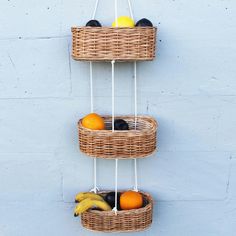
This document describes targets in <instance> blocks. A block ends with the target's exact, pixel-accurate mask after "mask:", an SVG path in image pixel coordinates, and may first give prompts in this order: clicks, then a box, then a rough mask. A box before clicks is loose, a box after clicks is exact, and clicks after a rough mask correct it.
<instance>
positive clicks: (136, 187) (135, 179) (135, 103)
mask: <svg viewBox="0 0 236 236" xmlns="http://www.w3.org/2000/svg"><path fill="white" fill-rule="evenodd" d="M137 115H138V102H137V62H136V61H135V62H134V117H135V118H134V119H135V121H134V128H135V130H136V129H137ZM134 191H136V192H138V172H137V159H136V158H135V159H134Z"/></svg>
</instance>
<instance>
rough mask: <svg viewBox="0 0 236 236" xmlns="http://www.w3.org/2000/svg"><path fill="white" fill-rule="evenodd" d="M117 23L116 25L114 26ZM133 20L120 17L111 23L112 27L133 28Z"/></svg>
mask: <svg viewBox="0 0 236 236" xmlns="http://www.w3.org/2000/svg"><path fill="white" fill-rule="evenodd" d="M116 23H117V25H116ZM134 24H135V23H134V20H133V19H132V18H130V17H128V16H120V17H118V18H117V20H115V21H114V22H113V23H112V27H130V28H133V27H134Z"/></svg>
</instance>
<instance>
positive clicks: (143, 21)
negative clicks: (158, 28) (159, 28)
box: [135, 18, 153, 27]
mask: <svg viewBox="0 0 236 236" xmlns="http://www.w3.org/2000/svg"><path fill="white" fill-rule="evenodd" d="M135 26H136V27H153V24H152V22H151V21H150V20H148V19H146V18H143V19H141V20H139V21H138V22H137V23H136V25H135Z"/></svg>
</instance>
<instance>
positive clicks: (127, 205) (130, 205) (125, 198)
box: [120, 191, 143, 210]
mask: <svg viewBox="0 0 236 236" xmlns="http://www.w3.org/2000/svg"><path fill="white" fill-rule="evenodd" d="M142 206H143V196H142V194H141V193H138V192H134V191H127V192H124V193H122V194H121V196H120V208H121V209H122V210H131V209H138V208H141V207H142Z"/></svg>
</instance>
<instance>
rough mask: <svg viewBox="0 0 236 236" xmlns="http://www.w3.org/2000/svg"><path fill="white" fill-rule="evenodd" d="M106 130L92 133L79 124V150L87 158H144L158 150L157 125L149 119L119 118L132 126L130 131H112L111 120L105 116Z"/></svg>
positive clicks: (143, 117) (141, 117)
mask: <svg viewBox="0 0 236 236" xmlns="http://www.w3.org/2000/svg"><path fill="white" fill-rule="evenodd" d="M103 118H104V120H105V124H106V130H90V129H87V128H85V127H83V126H82V120H80V121H79V123H78V128H79V144H80V150H81V151H82V152H83V153H85V154H86V155H88V156H91V157H97V158H107V159H113V158H118V159H128V158H142V157H147V156H149V155H151V154H152V153H153V152H154V151H155V150H156V143H157V137H156V136H157V122H156V121H155V120H154V119H153V118H152V117H149V116H138V117H137V126H136V130H135V118H134V116H117V117H116V119H124V120H125V121H126V122H128V124H129V130H127V131H118V130H115V131H114V132H112V130H111V129H112V128H111V127H112V117H111V116H105V117H103Z"/></svg>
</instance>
